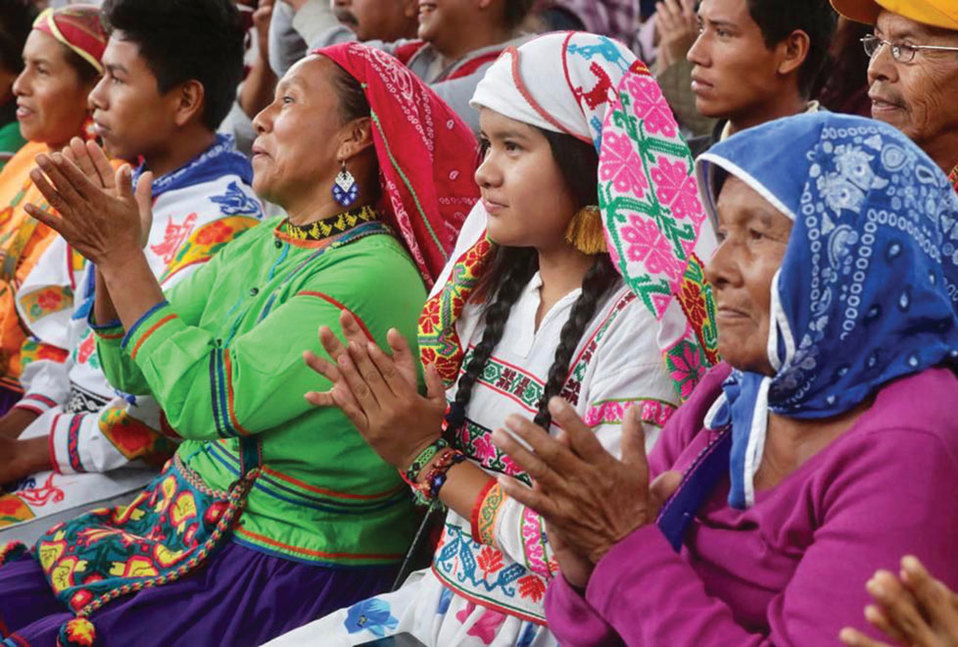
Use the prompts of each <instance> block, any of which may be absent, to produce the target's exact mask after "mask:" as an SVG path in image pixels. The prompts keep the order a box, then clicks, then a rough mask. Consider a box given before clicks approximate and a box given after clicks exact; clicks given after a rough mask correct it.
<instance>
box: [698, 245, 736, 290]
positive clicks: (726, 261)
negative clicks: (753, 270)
mask: <svg viewBox="0 0 958 647" xmlns="http://www.w3.org/2000/svg"><path fill="white" fill-rule="evenodd" d="M738 255H739V251H738V246H737V245H736V244H735V243H734V242H733V241H732V240H731V239H729V238H726V239H725V240H723V241H722V242H721V243H720V244H719V246H718V248H717V249H716V250H715V252H714V253H713V254H712V258H711V259H710V260H709V262H708V265H707V266H706V267H705V278H706V279H708V282H709V283H711V284H712V286H713V287H714V288H715V289H716V290H722V289H723V288H726V287H730V286H738V285H741V283H742V273H741V271H740V266H739V262H738Z"/></svg>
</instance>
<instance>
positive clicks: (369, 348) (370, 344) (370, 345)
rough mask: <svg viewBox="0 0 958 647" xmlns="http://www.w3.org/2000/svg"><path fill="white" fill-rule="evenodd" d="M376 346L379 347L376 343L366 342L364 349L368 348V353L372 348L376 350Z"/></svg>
mask: <svg viewBox="0 0 958 647" xmlns="http://www.w3.org/2000/svg"><path fill="white" fill-rule="evenodd" d="M377 348H379V347H378V346H377V345H376V344H374V343H373V342H368V343H367V344H366V350H368V351H369V352H370V353H371V352H373V351H374V350H376V349H377Z"/></svg>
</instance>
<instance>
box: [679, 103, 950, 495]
mask: <svg viewBox="0 0 958 647" xmlns="http://www.w3.org/2000/svg"><path fill="white" fill-rule="evenodd" d="M715 167H719V168H721V169H724V170H725V171H726V172H728V173H729V174H731V175H734V176H736V177H737V178H739V179H741V180H742V181H744V182H745V183H746V184H748V185H749V186H750V187H751V188H752V189H753V190H755V191H757V192H758V193H760V194H761V195H762V196H763V197H764V198H765V199H766V200H768V202H770V203H771V204H772V205H773V206H774V207H775V208H776V209H778V210H779V211H781V212H782V213H783V214H785V215H786V216H788V217H789V218H790V219H791V220H792V221H793V222H794V223H795V224H794V227H793V229H792V233H791V237H790V238H789V242H788V248H787V250H786V252H785V258H784V260H783V261H782V266H781V268H780V269H779V271H778V273H777V274H776V275H775V278H774V280H773V283H772V305H771V322H770V334H769V340H768V358H769V361H770V363H771V365H772V367H773V368H774V369H775V370H776V373H775V375H774V376H771V377H768V376H764V375H760V374H757V373H750V372H744V371H738V370H735V371H733V372H732V375H731V376H730V377H729V379H728V381H727V382H726V384H725V386H724V394H723V396H722V397H721V398H720V399H719V400H718V401H717V402H716V404H715V406H713V408H712V411H711V412H710V415H709V416H708V418H707V421H706V422H707V424H708V426H710V427H711V428H719V427H722V426H725V425H727V424H729V423H731V425H732V454H731V467H730V470H731V481H732V489H731V492H730V493H729V504H730V505H732V506H734V507H736V508H746V507H748V506H750V505H752V503H754V499H755V493H754V486H753V478H754V475H755V473H756V471H757V470H758V466H759V464H760V462H761V459H762V454H763V451H764V445H765V430H766V426H767V421H768V411H773V412H775V413H777V414H781V415H784V416H789V417H793V418H804V419H812V418H827V417H831V416H836V415H839V414H841V413H844V412H846V411H848V410H850V409H852V408H853V407H855V406H857V405H858V404H860V403H861V402H863V401H864V400H865V399H866V398H868V397H869V395H871V394H872V393H874V392H875V391H876V390H878V389H879V388H880V387H881V386H882V385H884V384H886V383H888V382H890V381H891V380H894V379H896V378H900V377H903V376H905V375H910V374H913V373H919V372H921V371H923V370H925V369H927V368H930V367H933V366H936V365H939V364H942V363H947V362H951V361H953V360H955V359H956V358H958V315H956V303H958V197H956V195H955V192H954V190H953V189H952V187H951V186H950V185H949V183H948V180H947V178H946V177H945V175H944V174H943V173H942V172H941V170H940V169H939V168H938V167H937V166H936V165H935V163H934V162H933V161H932V160H931V159H930V158H929V157H928V156H927V155H925V153H924V152H922V151H921V150H920V149H919V148H918V146H916V145H915V144H914V143H913V142H911V141H910V140H909V139H908V138H907V137H905V136H904V135H903V134H901V133H900V132H899V131H897V130H895V129H894V128H891V127H890V126H887V125H885V124H882V123H879V122H877V121H872V120H870V119H863V118H860V117H851V116H847V115H838V114H832V113H819V114H814V115H801V116H798V117H790V118H787V119H780V120H777V121H774V122H771V123H768V124H764V125H762V126H758V127H755V128H751V129H749V130H746V131H743V132H742V133H740V134H738V135H735V136H733V137H731V138H729V139H728V140H726V141H725V142H722V143H720V144H716V145H715V146H714V147H713V148H712V149H711V150H710V151H709V152H708V153H706V154H704V155H702V156H701V157H700V158H699V160H698V168H697V172H698V175H699V183H700V186H702V187H703V194H704V198H705V203H706V209H707V210H708V211H709V213H710V215H711V216H712V218H713V219H714V218H715V213H716V212H715V203H716V200H717V198H718V189H719V187H717V186H716V184H717V183H716V182H715V179H716V176H717V174H716V173H715V170H716V168H715ZM719 334H720V335H721V331H720V332H719Z"/></svg>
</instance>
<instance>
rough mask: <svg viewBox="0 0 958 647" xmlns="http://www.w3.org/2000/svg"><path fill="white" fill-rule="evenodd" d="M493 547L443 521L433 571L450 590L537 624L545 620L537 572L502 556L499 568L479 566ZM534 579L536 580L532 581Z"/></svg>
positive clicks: (487, 560) (543, 591) (544, 585)
mask: <svg viewBox="0 0 958 647" xmlns="http://www.w3.org/2000/svg"><path fill="white" fill-rule="evenodd" d="M484 548H486V549H490V550H497V549H495V548H492V547H491V546H483V545H482V544H479V543H477V542H475V541H473V540H472V537H470V536H469V533H468V532H463V531H462V529H461V528H459V527H458V526H456V525H455V524H450V523H447V524H446V527H445V530H444V531H443V535H442V539H441V540H440V542H439V549H438V550H437V551H436V555H435V558H434V560H433V572H434V573H435V574H436V576H437V577H438V578H439V579H440V580H441V581H442V582H444V583H445V584H446V585H447V586H448V587H450V588H451V589H453V591H458V592H460V593H461V594H462V595H463V596H464V597H465V598H467V599H470V600H475V601H476V602H479V603H481V604H482V605H483V606H485V607H487V608H489V609H494V610H500V611H503V612H505V613H508V614H510V615H516V616H519V617H522V618H525V619H528V620H532V621H533V622H537V623H539V624H544V623H545V615H544V610H543V608H542V606H541V600H542V596H543V595H544V594H545V590H546V586H547V583H546V582H545V581H544V580H541V578H540V577H539V576H538V575H533V574H530V573H529V571H528V570H526V568H525V567H524V566H523V565H522V564H518V563H516V562H512V561H511V560H505V559H504V560H503V562H504V563H505V564H506V565H505V566H503V567H502V568H496V569H487V570H483V569H482V568H481V567H480V565H479V564H480V562H479V559H480V556H483V557H482V559H483V563H484V564H486V565H488V564H489V559H490V557H489V551H488V550H487V551H486V553H485V555H483V549H484ZM536 580H540V581H539V582H538V583H536Z"/></svg>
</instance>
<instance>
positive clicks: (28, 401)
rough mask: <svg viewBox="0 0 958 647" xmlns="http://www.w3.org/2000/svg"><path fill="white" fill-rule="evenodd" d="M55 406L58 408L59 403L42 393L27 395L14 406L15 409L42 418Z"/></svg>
mask: <svg viewBox="0 0 958 647" xmlns="http://www.w3.org/2000/svg"><path fill="white" fill-rule="evenodd" d="M55 406H57V401H56V400H54V399H53V398H48V397H47V396H45V395H43V394H41V393H27V394H26V395H25V396H23V397H22V398H20V401H19V402H17V403H16V404H15V405H13V408H14V409H23V410H25V411H29V412H31V413H35V414H37V415H38V416H40V415H43V414H44V413H46V412H47V411H49V410H50V409H52V408H54V407H55Z"/></svg>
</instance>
